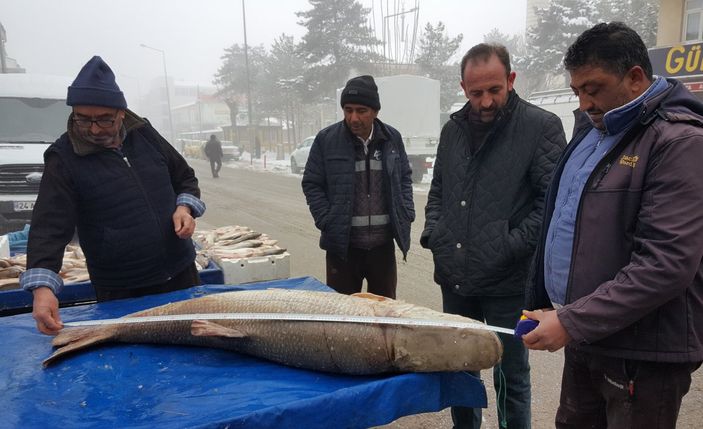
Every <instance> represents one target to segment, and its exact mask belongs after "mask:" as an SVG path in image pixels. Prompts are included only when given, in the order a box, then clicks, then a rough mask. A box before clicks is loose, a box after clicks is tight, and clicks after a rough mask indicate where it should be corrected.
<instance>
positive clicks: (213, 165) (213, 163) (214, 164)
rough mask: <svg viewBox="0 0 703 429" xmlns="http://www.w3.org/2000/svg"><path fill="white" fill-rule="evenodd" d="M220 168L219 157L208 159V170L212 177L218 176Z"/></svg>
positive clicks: (220, 161)
mask: <svg viewBox="0 0 703 429" xmlns="http://www.w3.org/2000/svg"><path fill="white" fill-rule="evenodd" d="M220 169H222V160H221V159H219V158H212V159H210V171H212V177H220Z"/></svg>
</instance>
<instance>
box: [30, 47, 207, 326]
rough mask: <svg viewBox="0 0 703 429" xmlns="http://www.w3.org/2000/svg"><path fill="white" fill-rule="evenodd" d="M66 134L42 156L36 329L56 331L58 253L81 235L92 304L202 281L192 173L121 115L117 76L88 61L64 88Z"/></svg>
mask: <svg viewBox="0 0 703 429" xmlns="http://www.w3.org/2000/svg"><path fill="white" fill-rule="evenodd" d="M66 104H68V105H69V106H72V107H73V111H72V113H71V114H70V116H69V118H68V130H67V132H66V133H64V134H63V135H62V136H61V137H60V138H59V139H58V140H56V142H55V143H53V144H52V145H51V146H50V147H49V148H48V149H47V150H46V152H45V153H44V161H45V162H44V175H43V177H42V181H41V184H40V187H39V195H38V197H37V202H36V205H35V207H34V211H33V213H32V222H31V228H30V231H29V240H28V243H27V271H26V272H25V273H24V274H22V276H21V278H20V285H21V286H22V288H23V289H24V290H26V291H30V292H32V293H33V295H34V298H33V299H34V301H33V316H34V319H35V320H36V322H37V328H38V329H39V331H41V332H42V333H45V334H51V335H55V334H56V333H58V331H59V330H60V329H61V328H62V323H61V317H60V315H59V302H58V298H57V294H58V293H59V292H60V291H61V289H62V287H63V281H62V279H61V277H60V276H59V275H58V272H59V270H60V269H61V265H62V261H63V255H64V249H65V247H66V245H67V244H68V243H69V242H70V241H71V239H72V238H73V236H74V232H75V231H76V230H77V231H78V237H79V240H80V244H81V247H82V248H83V252H84V253H85V257H86V262H87V266H88V273H89V274H90V280H91V282H92V285H93V287H94V289H95V294H96V297H97V300H98V301H107V300H112V299H121V298H128V297H137V296H143V295H147V294H154V293H162V292H168V291H172V290H178V289H184V288H188V287H190V286H193V285H196V284H199V283H200V280H199V277H198V271H197V269H196V267H195V262H194V261H195V250H194V248H193V242H192V241H191V239H190V237H191V235H192V234H193V231H194V230H195V219H194V218H196V217H198V216H201V215H202V214H203V212H204V211H205V205H204V203H203V202H202V201H201V200H200V189H199V188H198V179H196V177H195V174H194V172H193V169H192V168H190V167H189V166H188V164H187V163H186V161H185V160H184V159H183V157H182V156H181V155H180V154H179V153H178V151H176V149H175V148H173V147H172V146H171V144H169V143H168V142H167V141H166V140H165V139H164V138H163V137H161V135H159V133H158V132H157V131H156V130H155V129H154V128H153V127H152V126H151V125H150V124H149V122H148V121H147V120H146V119H143V118H141V117H139V116H137V115H136V114H135V113H133V112H132V111H130V110H128V109H127V101H126V100H125V98H124V95H123V93H122V91H120V88H119V86H118V85H117V83H116V82H115V75H114V73H113V72H112V70H111V69H110V67H109V66H108V65H107V63H105V62H104V61H103V60H102V58H100V57H99V56H95V57H93V58H92V59H91V60H90V61H88V62H87V63H86V64H85V66H83V68H82V69H81V71H80V72H79V73H78V76H77V77H76V79H75V80H74V81H73V83H72V84H71V86H69V87H68V96H67V98H66Z"/></svg>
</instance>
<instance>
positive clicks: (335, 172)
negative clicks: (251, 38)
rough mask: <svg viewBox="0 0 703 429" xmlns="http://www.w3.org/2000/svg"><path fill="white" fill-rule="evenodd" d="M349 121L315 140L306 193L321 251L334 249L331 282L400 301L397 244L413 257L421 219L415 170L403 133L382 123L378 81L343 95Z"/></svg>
mask: <svg viewBox="0 0 703 429" xmlns="http://www.w3.org/2000/svg"><path fill="white" fill-rule="evenodd" d="M340 104H341V107H342V109H343V110H344V120H343V121H340V122H338V123H336V124H333V125H331V126H329V127H327V128H325V129H323V130H322V131H320V132H319V133H318V134H317V136H316V137H315V141H314V142H313V144H312V147H311V148H310V155H309V157H308V161H307V164H306V165H305V173H304V175H303V192H304V193H305V198H306V199H307V203H308V206H309V208H310V213H311V214H312V216H313V218H314V220H315V226H317V227H318V228H319V229H320V231H321V237H320V247H321V248H322V249H324V250H326V251H327V256H326V262H327V284H328V285H329V286H330V287H332V288H334V289H335V290H336V291H338V292H341V293H345V294H352V293H356V292H360V291H361V288H362V283H363V281H364V279H366V281H367V284H368V291H369V292H371V293H375V294H377V295H383V296H387V297H389V298H395V293H396V283H397V273H396V259H395V246H394V244H393V240H394V239H395V242H396V243H398V247H399V248H400V250H401V251H402V252H403V259H405V258H406V257H407V253H408V249H409V248H410V224H411V223H412V221H413V220H415V207H414V205H413V189H412V170H411V168H410V163H409V162H408V157H407V155H406V153H405V147H404V146H403V139H402V137H401V136H400V133H399V132H398V131H397V130H396V129H395V128H393V127H391V126H389V125H387V124H384V123H383V122H381V121H380V120H379V119H378V118H377V115H378V111H379V110H380V109H381V103H380V100H379V96H378V87H377V86H376V82H375V81H374V79H373V77H371V76H358V77H355V78H352V79H350V80H349V81H348V82H347V85H346V86H345V87H344V89H343V90H342V93H341V98H340Z"/></svg>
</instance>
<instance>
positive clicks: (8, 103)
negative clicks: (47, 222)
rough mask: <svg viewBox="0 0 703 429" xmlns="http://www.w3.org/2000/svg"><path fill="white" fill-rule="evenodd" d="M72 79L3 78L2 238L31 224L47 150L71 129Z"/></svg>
mask: <svg viewBox="0 0 703 429" xmlns="http://www.w3.org/2000/svg"><path fill="white" fill-rule="evenodd" d="M70 84H71V80H70V79H69V78H64V77H58V76H48V75H37V74H24V73H8V74H0V234H4V233H6V232H10V231H16V230H21V229H22V228H23V227H24V225H25V224H26V223H29V221H30V220H31V217H32V210H33V209H34V202H35V201H36V198H37V193H38V192H39V183H40V182H41V177H42V172H43V171H44V157H43V154H44V151H45V150H46V148H47V147H49V145H50V144H51V143H53V142H54V141H55V140H56V139H57V138H58V137H59V136H60V135H61V134H62V133H63V132H64V131H65V130H66V124H67V121H68V115H69V114H70V113H71V109H70V108H69V107H68V106H66V90H67V88H68V86H69V85H70Z"/></svg>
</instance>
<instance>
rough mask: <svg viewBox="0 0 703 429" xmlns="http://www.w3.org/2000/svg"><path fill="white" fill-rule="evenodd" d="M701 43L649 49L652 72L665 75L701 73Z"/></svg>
mask: <svg viewBox="0 0 703 429" xmlns="http://www.w3.org/2000/svg"><path fill="white" fill-rule="evenodd" d="M701 50H703V47H702V46H701V43H693V44H689V45H676V46H672V47H666V48H653V49H650V50H649V60H650V61H651V63H652V68H653V69H654V74H656V75H659V76H666V77H681V76H695V75H703V54H701Z"/></svg>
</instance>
